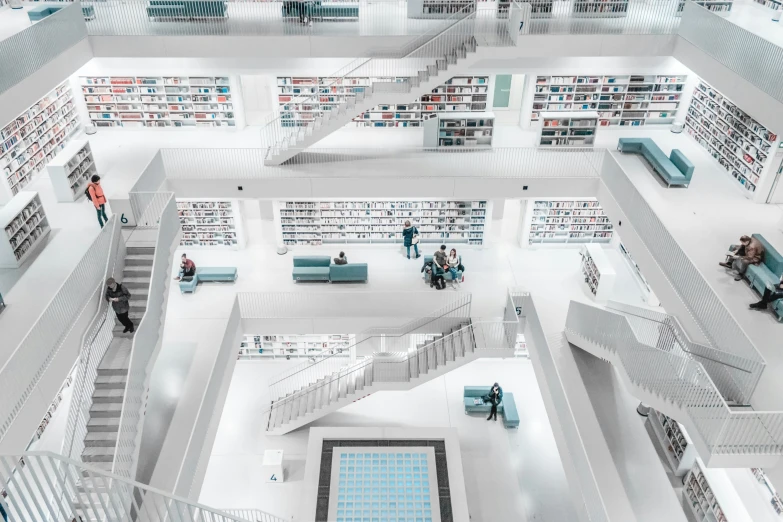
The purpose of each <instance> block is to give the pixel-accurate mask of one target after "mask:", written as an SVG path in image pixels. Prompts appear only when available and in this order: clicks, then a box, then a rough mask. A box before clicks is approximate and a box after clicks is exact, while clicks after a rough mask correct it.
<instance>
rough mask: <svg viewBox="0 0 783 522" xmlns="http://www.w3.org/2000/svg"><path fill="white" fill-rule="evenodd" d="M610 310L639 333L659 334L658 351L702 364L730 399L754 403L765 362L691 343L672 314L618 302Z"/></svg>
mask: <svg viewBox="0 0 783 522" xmlns="http://www.w3.org/2000/svg"><path fill="white" fill-rule="evenodd" d="M606 307H607V308H608V309H610V310H615V311H618V312H620V313H622V314H625V316H626V317H627V319H628V322H629V324H630V325H631V327H632V328H633V329H634V331H636V332H637V333H639V334H641V335H645V336H653V335H657V336H658V341H657V343H656V347H657V348H659V349H661V350H665V351H670V350H674V351H675V352H676V353H677V354H678V355H680V356H681V357H690V358H693V359H695V360H696V361H698V362H700V363H701V364H702V366H704V368H705V369H706V370H707V373H709V375H710V378H711V379H712V381H713V382H714V383H715V384H716V386H717V387H718V389H719V390H720V392H721V394H722V395H723V397H724V398H725V399H726V400H728V401H733V402H735V403H738V404H748V403H749V402H750V396H751V395H752V393H753V390H755V389H756V385H757V384H758V380H759V378H761V372H762V370H763V369H764V365H763V364H762V363H761V362H759V361H753V360H750V359H747V358H745V357H740V356H739V355H735V354H733V353H727V352H724V351H721V350H718V349H717V348H713V347H711V346H705V345H703V344H699V343H695V342H693V341H691V340H690V339H689V338H688V334H687V333H685V330H684V329H683V328H682V326H681V325H680V323H679V321H677V319H676V318H675V317H673V316H671V315H667V314H665V313H662V312H657V311H655V310H650V309H647V308H640V307H638V306H632V305H629V304H625V303H618V302H614V301H609V302H607V303H606Z"/></svg>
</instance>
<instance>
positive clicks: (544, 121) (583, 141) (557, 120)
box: [538, 111, 598, 148]
mask: <svg viewBox="0 0 783 522" xmlns="http://www.w3.org/2000/svg"><path fill="white" fill-rule="evenodd" d="M539 117H540V120H541V121H540V122H539V132H538V146H539V147H582V148H584V147H592V146H593V145H594V144H595V133H596V131H597V130H598V113H597V112H594V111H584V112H542V113H541V114H540V116H539Z"/></svg>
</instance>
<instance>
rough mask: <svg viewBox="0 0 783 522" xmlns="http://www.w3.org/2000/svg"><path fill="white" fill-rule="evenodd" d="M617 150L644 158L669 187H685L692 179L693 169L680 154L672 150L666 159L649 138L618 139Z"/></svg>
mask: <svg viewBox="0 0 783 522" xmlns="http://www.w3.org/2000/svg"><path fill="white" fill-rule="evenodd" d="M617 150H619V151H620V152H636V153H638V154H641V155H642V156H644V159H646V160H647V161H648V162H650V165H652V167H653V170H655V173H656V174H658V175H659V176H660V177H661V179H663V180H664V181H665V182H666V184H667V185H668V186H669V187H671V186H672V185H679V186H685V187H687V186H688V185H689V184H690V182H691V179H692V178H693V171H694V169H695V167H694V166H693V163H691V162H690V160H688V158H686V157H685V155H684V154H683V153H682V152H680V151H679V150H678V149H674V150H672V153H671V154H670V155H669V157H666V154H664V153H663V151H662V150H661V149H660V148H659V147H658V145H656V144H655V142H654V141H653V140H652V139H650V138H620V142H619V143H618V144H617Z"/></svg>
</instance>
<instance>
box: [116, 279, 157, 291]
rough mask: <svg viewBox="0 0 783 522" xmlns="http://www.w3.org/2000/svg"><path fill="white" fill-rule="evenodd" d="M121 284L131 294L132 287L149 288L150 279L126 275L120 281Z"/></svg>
mask: <svg viewBox="0 0 783 522" xmlns="http://www.w3.org/2000/svg"><path fill="white" fill-rule="evenodd" d="M120 283H122V285H123V286H125V287H126V288H127V289H128V290H130V291H131V294H133V289H134V288H149V287H150V279H149V278H148V277H126V278H124V279H123V280H122V281H120Z"/></svg>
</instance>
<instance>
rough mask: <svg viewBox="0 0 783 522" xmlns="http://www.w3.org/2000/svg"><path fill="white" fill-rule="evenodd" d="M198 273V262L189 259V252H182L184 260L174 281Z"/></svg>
mask: <svg viewBox="0 0 783 522" xmlns="http://www.w3.org/2000/svg"><path fill="white" fill-rule="evenodd" d="M194 275H196V263H194V262H193V261H191V260H190V259H188V255H187V254H182V261H181V262H180V264H179V275H178V276H177V277H175V278H174V281H179V280H180V279H182V278H183V277H193V276H194Z"/></svg>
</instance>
